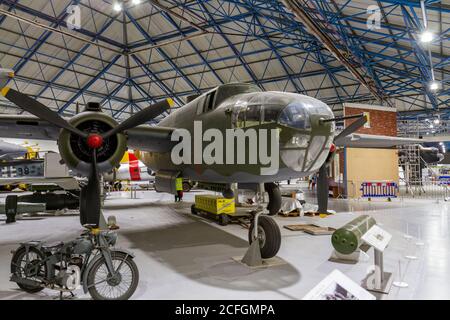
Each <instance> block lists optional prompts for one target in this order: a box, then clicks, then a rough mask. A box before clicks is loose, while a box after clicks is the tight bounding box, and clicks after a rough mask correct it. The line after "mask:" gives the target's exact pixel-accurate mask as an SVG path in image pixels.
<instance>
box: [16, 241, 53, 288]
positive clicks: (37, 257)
mask: <svg viewBox="0 0 450 320" xmlns="http://www.w3.org/2000/svg"><path fill="white" fill-rule="evenodd" d="M44 260H45V254H44V253H43V252H42V251H40V250H38V249H37V248H34V247H30V248H29V249H28V254H27V250H26V248H24V247H22V248H20V249H19V250H17V251H16V253H15V254H14V256H13V257H12V260H11V273H12V274H13V275H15V276H16V277H17V278H22V279H28V280H35V281H42V279H45V278H46V277H47V265H46V264H45V262H44ZM17 285H18V286H19V288H20V289H22V290H24V291H26V292H28V293H37V292H39V291H42V290H43V289H44V287H42V286H39V285H36V286H34V285H28V284H26V285H25V284H21V283H17Z"/></svg>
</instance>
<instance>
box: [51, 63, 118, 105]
mask: <svg viewBox="0 0 450 320" xmlns="http://www.w3.org/2000/svg"><path fill="white" fill-rule="evenodd" d="M121 57H122V56H121V55H117V56H115V57H114V58H113V59H112V60H111V62H110V63H109V64H108V65H107V66H106V67H105V68H104V69H103V70H102V71H101V72H100V73H99V74H97V75H96V76H95V77H94V78H92V79H91V80H90V81H88V82H87V83H86V84H85V85H84V86H83V88H81V89H80V91H79V92H77V93H76V94H75V95H74V96H73V97H72V98H71V99H70V100H69V101H67V103H66V104H65V105H64V106H62V107H61V108H60V109H59V110H58V112H59V113H61V112H63V111H64V110H66V109H67V108H68V107H69V106H70V105H71V104H72V103H74V102H75V101H76V100H77V99H78V98H79V97H80V96H81V95H82V94H83V93H84V92H85V91H86V90H87V89H89V87H90V86H92V85H93V84H94V83H95V82H96V81H97V80H98V79H100V78H101V77H102V76H103V75H104V74H105V73H106V72H107V71H108V70H109V69H110V68H111V67H112V66H113V65H114V64H115V63H116V61H117V60H119V58H121Z"/></svg>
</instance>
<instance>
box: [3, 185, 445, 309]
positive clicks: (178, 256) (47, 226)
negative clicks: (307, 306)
mask: <svg viewBox="0 0 450 320" xmlns="http://www.w3.org/2000/svg"><path fill="white" fill-rule="evenodd" d="M194 194H195V193H194V192H191V193H188V194H187V195H186V196H185V202H184V203H181V204H174V203H173V198H172V196H169V195H164V194H156V193H155V192H153V191H149V192H138V199H137V200H131V199H130V198H129V194H127V193H116V194H113V195H112V196H111V197H109V199H108V200H107V201H106V204H105V215H106V216H108V215H115V216H116V217H117V220H118V222H119V224H120V226H121V230H119V242H118V246H120V247H123V248H128V249H130V250H132V251H133V252H134V253H135V254H136V262H137V264H138V266H139V271H140V283H139V287H138V289H137V291H136V293H135V295H134V296H133V298H134V299H234V300H239V299H301V298H302V297H303V296H305V294H306V293H307V292H308V291H309V290H311V289H312V288H313V287H314V286H315V285H316V284H317V283H318V282H320V281H321V280H322V279H323V278H324V277H325V276H327V275H328V274H329V273H330V272H332V271H333V270H334V269H339V270H340V271H342V272H343V273H345V274H346V275H347V276H349V277H350V278H351V279H353V280H354V281H356V282H358V283H359V282H360V281H361V280H362V279H364V277H365V274H366V272H367V270H368V268H369V267H370V265H371V264H372V259H373V250H370V251H369V255H370V256H371V258H370V260H368V261H365V262H359V263H358V264H354V265H351V264H338V263H333V262H330V261H328V258H329V257H330V254H331V252H332V247H331V243H330V236H311V235H307V234H304V233H303V232H293V231H289V230H287V229H284V228H282V237H283V239H282V245H281V250H280V252H279V254H278V256H279V257H280V258H282V259H284V260H285V261H286V264H284V265H281V266H275V267H270V268H265V269H249V268H247V267H245V266H243V265H241V264H239V263H237V262H235V261H234V260H232V257H236V256H242V255H243V254H244V253H245V251H246V248H247V241H246V240H245V239H246V238H247V230H246V229H244V228H243V227H242V226H240V225H238V224H233V225H228V226H226V227H221V226H218V225H217V224H216V223H214V222H211V221H207V220H204V219H202V218H199V217H196V216H192V215H191V214H190V208H189V207H190V201H192V200H193V196H194ZM330 207H331V209H334V210H336V211H337V212H338V213H337V214H336V215H334V216H332V217H329V218H325V219H320V218H307V217H301V218H282V217H277V218H276V220H277V222H278V223H279V224H280V225H281V226H282V225H286V224H299V223H311V222H312V223H315V224H319V225H323V226H331V227H339V226H341V225H343V224H344V223H346V222H347V221H349V220H351V219H352V218H353V217H354V216H355V215H356V214H370V215H372V216H373V217H375V219H376V220H377V221H378V222H379V223H380V224H381V225H382V227H383V228H384V229H386V230H387V231H389V232H391V233H392V234H393V240H392V242H391V245H390V246H389V247H388V248H387V249H386V252H385V271H389V272H393V273H394V281H399V280H400V277H399V266H400V267H401V271H402V275H403V279H402V280H403V281H404V282H407V283H408V284H409V287H408V288H406V289H399V288H396V287H392V289H391V292H390V294H389V295H384V296H381V298H382V299H450V287H449V286H448V284H449V283H450V237H449V224H450V217H449V216H450V215H449V212H450V204H448V203H443V202H441V203H436V201H424V200H421V201H419V200H408V201H400V200H397V201H394V202H392V203H387V202H372V203H369V202H367V201H346V200H334V201H331V203H330ZM2 220H3V219H2ZM78 221H79V220H78V216H75V215H64V216H57V217H53V216H44V217H35V218H33V219H31V218H29V219H28V220H22V221H19V222H18V223H16V224H13V225H5V224H4V221H0V299H56V298H57V292H55V291H50V290H44V291H43V292H41V293H39V294H36V295H30V294H26V293H24V292H22V291H19V290H17V289H16V285H15V284H14V283H11V282H9V281H8V280H9V261H10V258H11V254H10V251H11V250H13V249H15V248H16V247H17V246H18V244H19V243H20V242H24V241H27V240H46V241H49V242H58V241H61V240H69V239H72V238H74V237H76V236H77V235H78V234H79V233H80V231H81V228H80V227H79V224H78ZM405 235H410V236H412V237H413V238H410V237H405ZM419 239H420V241H423V242H424V243H425V245H424V246H418V245H416V243H417V242H420V241H419ZM405 256H416V257H417V259H415V260H410V259H407V258H405ZM76 294H77V298H88V296H87V295H83V294H82V292H81V291H77V292H76Z"/></svg>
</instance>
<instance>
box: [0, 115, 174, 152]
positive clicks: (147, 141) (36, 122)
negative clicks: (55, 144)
mask: <svg viewBox="0 0 450 320" xmlns="http://www.w3.org/2000/svg"><path fill="white" fill-rule="evenodd" d="M173 131H174V129H172V128H164V127H149V126H139V127H137V128H134V129H130V130H128V131H127V135H128V147H130V148H131V149H138V150H142V151H156V152H166V151H170V150H171V148H172V147H173V146H174V145H175V143H174V142H171V141H170V137H171V135H172V132H173ZM59 132H60V129H59V128H57V127H56V126H54V125H52V124H50V123H48V122H47V121H44V120H40V119H39V118H37V117H35V116H28V115H0V137H3V138H12V139H32V140H54V141H56V140H57V139H58V136H59Z"/></svg>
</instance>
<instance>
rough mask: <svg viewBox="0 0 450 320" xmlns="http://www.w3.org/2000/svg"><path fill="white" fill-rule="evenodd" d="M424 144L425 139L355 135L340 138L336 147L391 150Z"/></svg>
mask: <svg viewBox="0 0 450 320" xmlns="http://www.w3.org/2000/svg"><path fill="white" fill-rule="evenodd" d="M424 142H426V140H423V139H413V138H400V137H391V136H377V135H371V134H360V133H353V134H350V135H348V136H346V137H343V138H340V139H339V140H336V146H338V147H351V148H375V149H377V148H378V149H390V148H394V147H396V146H402V145H407V144H422V143H424Z"/></svg>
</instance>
